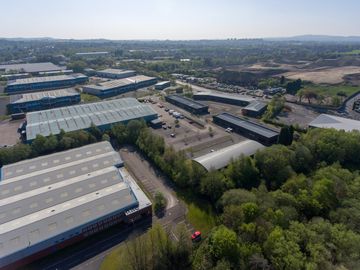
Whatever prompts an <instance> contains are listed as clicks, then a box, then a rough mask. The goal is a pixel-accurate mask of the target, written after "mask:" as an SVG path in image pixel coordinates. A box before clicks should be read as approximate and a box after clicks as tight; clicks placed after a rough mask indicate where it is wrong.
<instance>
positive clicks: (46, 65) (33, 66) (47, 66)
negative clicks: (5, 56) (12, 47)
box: [0, 62, 64, 73]
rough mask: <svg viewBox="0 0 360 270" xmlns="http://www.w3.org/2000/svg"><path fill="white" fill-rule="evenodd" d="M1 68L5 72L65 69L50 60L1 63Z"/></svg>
mask: <svg viewBox="0 0 360 270" xmlns="http://www.w3.org/2000/svg"><path fill="white" fill-rule="evenodd" d="M0 69H5V72H9V71H13V70H16V71H24V72H29V73H37V72H41V71H57V70H63V69H64V67H59V66H57V65H54V64H53V63H50V62H43V63H24V64H10V65H0Z"/></svg>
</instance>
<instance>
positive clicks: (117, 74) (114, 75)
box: [96, 68, 136, 79]
mask: <svg viewBox="0 0 360 270" xmlns="http://www.w3.org/2000/svg"><path fill="white" fill-rule="evenodd" d="M96 74H97V76H99V77H104V78H109V79H124V78H127V77H131V76H135V75H136V71H135V70H124V69H115V68H108V69H103V70H99V71H96Z"/></svg>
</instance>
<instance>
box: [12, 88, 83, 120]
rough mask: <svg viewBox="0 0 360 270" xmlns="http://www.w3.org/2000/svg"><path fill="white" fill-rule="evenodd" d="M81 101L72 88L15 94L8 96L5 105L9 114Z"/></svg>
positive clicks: (77, 93)
mask: <svg viewBox="0 0 360 270" xmlns="http://www.w3.org/2000/svg"><path fill="white" fill-rule="evenodd" d="M80 101H81V98H80V93H79V92H78V91H76V90H75V89H74V88H66V89H59V90H51V91H43V92H35V93H26V94H17V95H11V96H10V103H9V104H8V105H7V107H8V111H9V112H10V113H11V114H14V113H24V112H32V111H39V110H46V109H51V108H56V107H63V106H69V105H73V104H77V103H79V102H80Z"/></svg>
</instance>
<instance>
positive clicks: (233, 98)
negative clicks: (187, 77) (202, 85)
mask: <svg viewBox="0 0 360 270" xmlns="http://www.w3.org/2000/svg"><path fill="white" fill-rule="evenodd" d="M193 98H194V99H195V100H203V101H214V102H221V103H226V104H230V105H237V106H247V105H249V104H250V103H251V102H253V101H254V99H253V98H250V97H246V96H241V95H230V94H221V93H215V92H198V93H196V94H194V95H193Z"/></svg>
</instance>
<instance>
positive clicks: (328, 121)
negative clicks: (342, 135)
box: [309, 114, 360, 131]
mask: <svg viewBox="0 0 360 270" xmlns="http://www.w3.org/2000/svg"><path fill="white" fill-rule="evenodd" d="M309 126H310V127H317V128H334V129H337V130H345V131H352V130H360V121H357V120H353V119H347V118H343V117H338V116H334V115H330V114H320V115H319V116H318V117H316V118H315V119H314V120H313V121H311V123H310V124H309Z"/></svg>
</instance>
